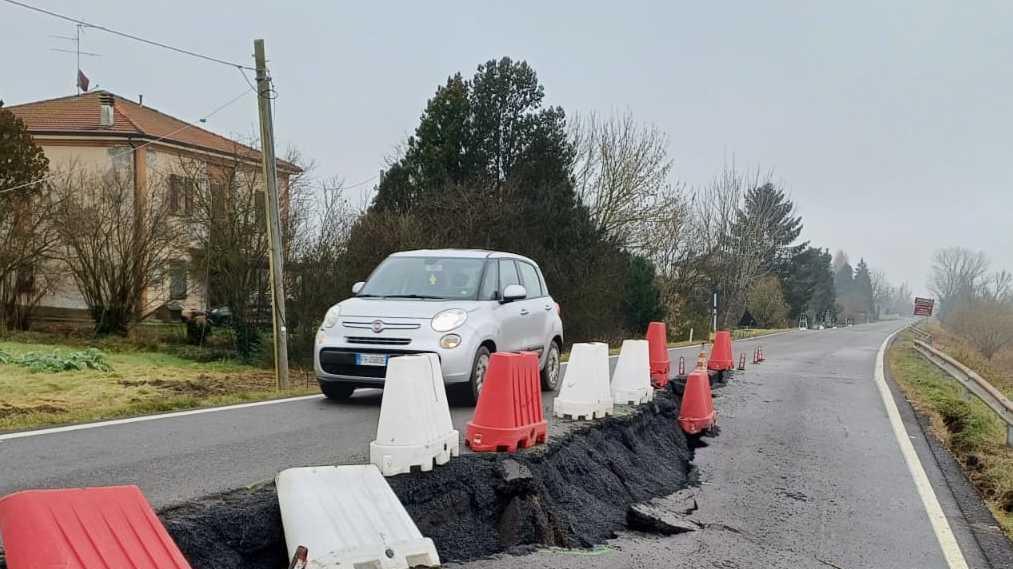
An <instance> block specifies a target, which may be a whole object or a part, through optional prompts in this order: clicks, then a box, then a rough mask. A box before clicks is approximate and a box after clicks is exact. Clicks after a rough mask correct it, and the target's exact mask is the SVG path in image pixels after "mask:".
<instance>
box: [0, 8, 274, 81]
mask: <svg viewBox="0 0 1013 569" xmlns="http://www.w3.org/2000/svg"><path fill="white" fill-rule="evenodd" d="M3 1H4V2H7V3H8V4H13V5H15V6H20V7H21V8H25V9H27V10H32V11H35V12H39V13H41V14H46V15H47V16H52V17H54V18H59V19H61V20H66V21H68V22H73V23H75V24H78V25H81V26H85V27H87V28H91V29H95V30H101V31H103V32H107V33H110V34H113V35H117V36H120V37H124V38H127V39H132V40H134V41H139V42H141V43H146V44H148V45H153V46H155V47H160V48H162V49H167V50H169V51H175V52H177V53H182V54H184V55H189V56H191V57H197V58H200V59H204V60H206V61H212V62H214V63H220V64H222V65H228V66H230V67H236V68H239V69H249V70H250V71H256V69H255V68H253V67H250V66H248V65H243V64H241V63H235V62H233V61H228V60H225V59H219V58H217V57H212V56H210V55H204V54H203V53H198V52H196V51H191V50H189V49H183V48H181V47H175V46H171V45H168V44H164V43H161V42H157V41H154V40H149V39H146V38H142V37H140V36H136V35H133V34H128V33H126V32H121V31H118V30H114V29H112V28H107V27H106V26H100V25H98V24H92V23H89V22H86V21H84V20H79V19H77V18H71V17H70V16H65V15H63V14H58V13H56V12H52V11H50V10H46V9H43V8H39V7H38V6H32V5H31V4H26V3H24V2H18V1H17V0H3Z"/></svg>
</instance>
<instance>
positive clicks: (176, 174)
mask: <svg viewBox="0 0 1013 569" xmlns="http://www.w3.org/2000/svg"><path fill="white" fill-rule="evenodd" d="M5 108H6V109H7V110H9V111H11V112H12V113H14V115H15V116H17V117H18V118H20V119H21V120H22V121H23V122H24V123H25V126H26V127H27V130H28V132H29V133H30V134H31V135H32V138H33V139H34V140H35V142H36V144H38V145H39V146H41V147H42V149H43V151H44V152H45V153H46V157H47V158H49V163H50V170H59V169H61V168H71V167H73V168H78V169H80V168H86V169H91V170H94V171H96V172H98V173H100V174H101V173H106V172H109V171H115V172H117V174H119V175H123V176H128V178H126V179H129V180H132V182H133V185H134V187H135V188H145V187H148V184H151V183H155V182H154V180H156V179H157V180H158V183H165V184H168V186H169V188H170V192H171V193H173V192H177V191H178V192H181V195H179V196H175V197H174V198H173V199H171V200H170V201H171V203H172V206H171V207H174V208H179V209H180V212H179V214H180V215H181V216H182V215H184V214H185V213H187V212H185V211H183V210H184V209H186V208H189V207H190V205H189V204H190V200H189V199H188V198H187V197H186V196H185V195H182V193H185V191H186V188H189V187H192V186H193V185H194V184H198V183H201V181H200V180H197V179H196V178H195V175H194V174H193V171H192V170H187V169H186V168H181V167H180V164H182V163H183V162H184V161H185V162H187V163H191V164H193V163H198V164H200V165H201V171H203V172H204V174H203V177H204V178H208V177H209V176H211V174H210V173H211V172H214V171H215V170H216V169H224V168H237V165H239V167H242V168H244V169H247V170H249V171H250V172H256V171H258V170H259V169H260V168H261V154H260V151H259V150H257V149H256V148H253V147H250V146H248V145H245V144H242V143H240V142H237V141H235V140H232V139H230V138H227V137H225V136H222V135H219V134H216V133H214V132H211V131H210V130H207V129H205V128H202V127H200V126H197V125H194V124H191V123H188V122H185V121H182V120H180V119H178V118H175V117H173V116H171V115H168V114H166V113H163V112H160V111H158V110H156V109H153V108H151V107H150V106H146V105H144V104H143V103H142V102H141V101H132V100H130V99H126V98H124V97H120V96H118V95H115V94H113V93H110V92H108V91H92V92H89V93H84V94H80V95H76V96H68V97H61V98H56V99H47V100H43V101H36V102H30V103H24V104H19V105H12V106H7V107H5ZM277 167H278V189H279V194H280V195H281V197H282V200H283V202H284V201H285V196H287V192H288V184H289V179H290V177H292V176H296V175H298V174H300V173H301V172H302V170H301V169H300V168H299V167H298V166H297V165H295V164H292V163H290V162H286V161H284V160H278V163H277ZM204 182H205V183H206V179H205V180H204ZM260 191H262V189H261V190H260ZM283 207H284V204H283ZM187 262H188V254H187V253H185V252H181V257H180V260H179V261H178V262H176V263H174V265H173V267H167V268H166V270H165V271H164V273H165V277H164V278H163V279H162V281H163V282H160V283H156V284H155V285H154V286H152V287H150V288H149V290H148V291H146V294H145V297H146V302H145V304H146V306H145V308H144V314H143V316H145V317H149V316H155V317H157V318H163V319H172V318H178V316H179V315H180V314H181V313H183V312H186V311H190V310H198V309H204V308H205V306H204V305H205V302H204V296H203V293H202V291H201V290H200V286H199V285H196V284H195V283H189V282H188V274H189V272H190V271H188V268H187V266H186V264H187ZM189 280H192V279H189ZM86 309H87V306H86V305H85V303H84V300H83V298H82V297H81V295H80V293H78V291H77V290H76V288H75V287H74V285H73V283H72V282H71V281H70V280H69V279H68V281H67V282H66V283H63V284H61V285H60V286H59V287H57V289H56V290H54V291H53V292H52V293H51V294H49V295H47V296H46V297H45V298H44V299H43V301H42V302H41V303H40V306H39V308H38V309H37V310H36V314H37V315H38V316H37V317H36V319H39V320H59V321H66V320H85V319H88V318H90V317H89V316H88V313H87V310H86Z"/></svg>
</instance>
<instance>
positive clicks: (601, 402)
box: [552, 342, 613, 420]
mask: <svg viewBox="0 0 1013 569" xmlns="http://www.w3.org/2000/svg"><path fill="white" fill-rule="evenodd" d="M612 409H613V405H612V392H611V391H610V390H609V347H608V344H602V343H599V342H594V343H588V344H574V345H573V347H571V348H570V361H569V362H567V364H566V374H565V375H564V376H563V385H562V387H560V389H559V395H558V396H557V397H556V399H555V400H554V401H553V402H552V413H553V414H554V415H555V416H556V417H564V418H571V419H588V420H590V419H594V418H597V417H604V416H606V415H611V414H612Z"/></svg>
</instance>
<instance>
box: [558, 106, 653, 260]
mask: <svg viewBox="0 0 1013 569" xmlns="http://www.w3.org/2000/svg"><path fill="white" fill-rule="evenodd" d="M570 139H571V142H572V144H573V147H574V149H575V151H576V159H575V160H574V163H573V177H574V179H575V181H576V187H575V190H576V192H577V195H578V196H579V198H580V199H581V200H582V201H583V202H584V203H585V204H586V205H587V207H588V209H589V211H590V214H591V218H592V220H593V221H594V223H595V224H596V226H597V227H598V229H599V230H601V231H602V232H603V233H604V234H605V235H608V236H609V238H610V239H612V240H613V241H614V242H615V243H617V244H619V245H620V246H623V247H626V248H628V249H631V250H635V249H639V248H641V247H643V246H644V245H646V244H647V243H648V242H649V241H650V240H651V236H652V234H651V230H652V229H653V228H654V227H655V226H656V225H657V224H659V223H662V221H663V219H664V217H665V213H664V211H663V210H664V207H665V205H666V204H667V202H668V201H669V200H670V199H671V196H672V192H673V186H672V183H671V181H670V180H669V175H670V174H671V170H672V160H671V158H669V156H668V136H667V135H666V134H665V132H664V131H662V130H661V129H659V128H658V127H657V126H655V125H653V124H639V123H637V122H636V120H634V118H633V115H632V113H630V112H629V111H627V112H625V113H623V114H620V115H612V116H610V117H608V118H601V117H599V116H598V115H597V114H595V113H593V112H592V113H590V114H587V115H583V116H577V117H576V118H574V119H573V120H572V121H571V123H570Z"/></svg>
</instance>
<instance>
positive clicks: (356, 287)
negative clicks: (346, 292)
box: [352, 281, 366, 294]
mask: <svg viewBox="0 0 1013 569" xmlns="http://www.w3.org/2000/svg"><path fill="white" fill-rule="evenodd" d="M364 286H366V283H365V282H364V281H359V282H357V283H355V284H353V285H352V294H359V291H361V290H362V287H364Z"/></svg>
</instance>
